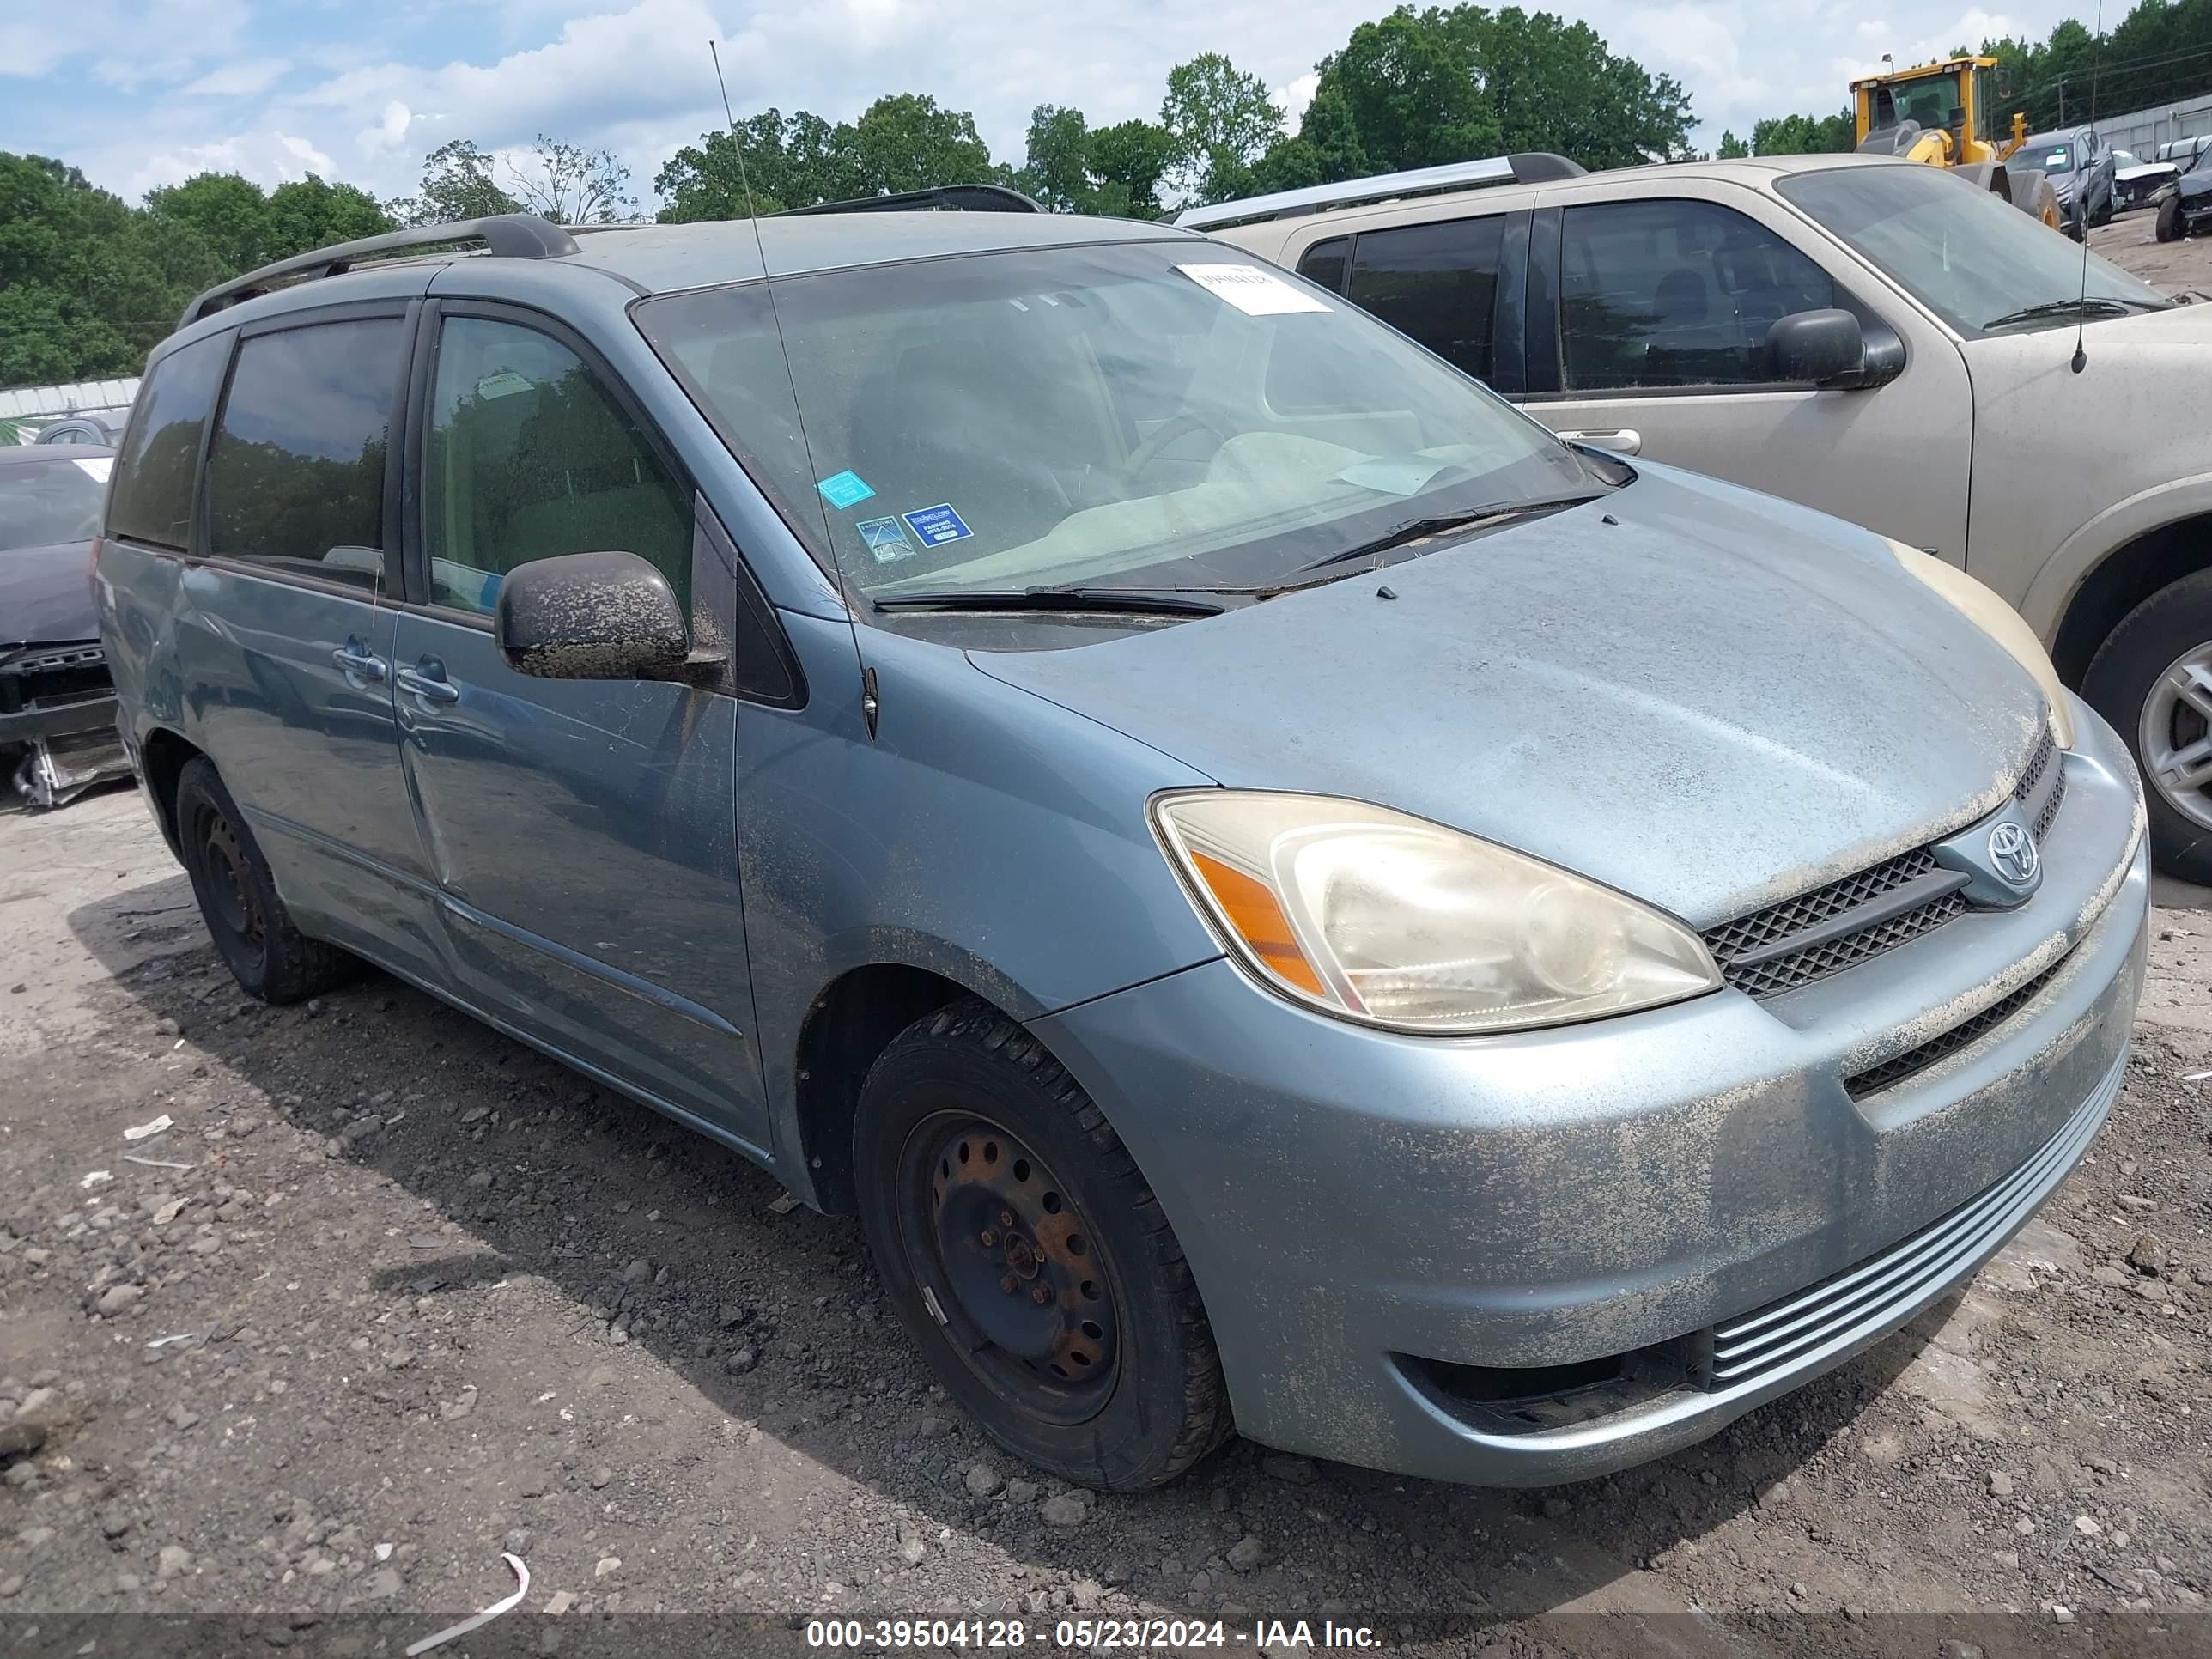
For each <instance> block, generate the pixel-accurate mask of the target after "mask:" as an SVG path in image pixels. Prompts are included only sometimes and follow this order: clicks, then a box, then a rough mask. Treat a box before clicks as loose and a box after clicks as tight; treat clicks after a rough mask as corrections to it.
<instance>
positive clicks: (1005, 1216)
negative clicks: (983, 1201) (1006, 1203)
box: [999, 1210, 1014, 1227]
mask: <svg viewBox="0 0 2212 1659" xmlns="http://www.w3.org/2000/svg"><path fill="white" fill-rule="evenodd" d="M999 1225H1000V1226H1001V1227H1011V1226H1012V1225H1014V1212H1012V1210H1001V1211H1000V1212H999Z"/></svg>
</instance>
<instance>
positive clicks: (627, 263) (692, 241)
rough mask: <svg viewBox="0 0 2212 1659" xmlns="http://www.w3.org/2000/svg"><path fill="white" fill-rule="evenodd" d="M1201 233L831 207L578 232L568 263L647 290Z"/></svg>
mask: <svg viewBox="0 0 2212 1659" xmlns="http://www.w3.org/2000/svg"><path fill="white" fill-rule="evenodd" d="M1176 239H1182V240H1197V238H1196V236H1195V234H1194V233H1193V232H1190V231H1187V230H1178V229H1176V228H1175V227H1174V226H1173V225H1168V224H1159V223H1155V222H1152V221H1150V220H1142V219H1094V218H1087V217H1085V216H1081V215H1079V214H1073V213H973V212H959V211H950V212H922V213H849V214H847V213H823V214H793V215H791V216H775V217H771V218H764V219H718V220H709V221H706V222H700V223H696V224H688V225H638V226H623V227H619V228H611V229H607V230H595V231H593V232H592V233H591V234H588V235H584V236H580V237H578V238H577V243H578V247H577V251H576V252H574V253H572V254H569V255H568V256H567V257H566V258H564V259H563V260H562V264H574V265H586V266H593V267H597V268H598V269H599V270H607V271H611V272H612V273H613V274H614V275H616V276H619V277H622V278H623V280H624V281H626V282H629V283H632V284H634V285H635V286H636V287H638V288H640V289H643V290H645V292H647V293H648V294H665V293H669V292H671V291H672V290H675V289H687V288H699V287H703V286H706V285H708V284H719V283H742V282H745V281H748V280H750V279H754V278H757V277H758V276H760V275H761V274H762V267H761V256H762V254H763V252H765V253H766V255H767V257H768V269H769V271H771V272H773V273H774V274H775V275H776V276H796V275H799V274H800V273H802V272H808V271H818V270H843V269H846V268H848V267H851V266H854V265H881V264H902V263H904V262H906V261H908V260H912V259H935V258H946V257H948V256H950V255H955V254H963V253H993V252H1005V251H1006V250H1009V249H1018V248H1042V247H1065V246H1071V245H1076V246H1080V245H1084V244H1094V243H1099V242H1130V241H1166V240H1176Z"/></svg>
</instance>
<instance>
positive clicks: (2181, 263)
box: [2089, 208, 2212, 301]
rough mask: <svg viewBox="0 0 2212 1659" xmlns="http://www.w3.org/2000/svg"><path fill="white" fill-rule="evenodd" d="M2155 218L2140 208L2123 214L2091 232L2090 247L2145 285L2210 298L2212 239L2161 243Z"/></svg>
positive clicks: (2211, 291)
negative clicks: (2188, 292)
mask: <svg viewBox="0 0 2212 1659" xmlns="http://www.w3.org/2000/svg"><path fill="white" fill-rule="evenodd" d="M2157 218H2158V216H2157V215H2156V214H2154V213H2152V212H2150V211H2149V210H2148V209H2142V208H2138V209H2137V210H2135V211H2134V212H2132V213H2125V214H2122V215H2121V216H2119V217H2118V218H2116V219H2114V220H2113V221H2112V223H2110V224H2108V225H2103V226H2100V227H2099V228H2097V229H2095V230H2093V231H2091V232H2090V233H2089V246H2091V247H2092V248H2093V249H2095V250H2096V252H2099V253H2101V254H2103V255H2104V256H2105V258H2107V259H2110V260H2111V261H2112V263H2113V264H2116V265H2118V266H2119V268H2120V269H2121V270H2129V271H2133V272H2134V273H2135V274H2136V276H2140V277H2142V279H2143V281H2145V282H2146V283H2152V284H2154V285H2155V286H2157V287H2159V288H2162V289H2171V290H2173V291H2176V292H2179V291H2181V290H2184V289H2186V290H2189V291H2191V292H2192V293H2194V294H2195V295H2197V299H2198V300H2200V301H2202V300H2205V299H2212V239H2208V238H2205V237H2202V236H2188V237H2184V238H2183V239H2182V240H2180V241H2178V242H2161V241H2160V240H2158V236H2157V226H2156V221H2157Z"/></svg>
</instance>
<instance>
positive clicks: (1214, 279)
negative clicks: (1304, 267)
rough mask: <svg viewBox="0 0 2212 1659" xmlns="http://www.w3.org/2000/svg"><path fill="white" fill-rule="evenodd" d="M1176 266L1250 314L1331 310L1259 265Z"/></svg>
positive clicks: (1247, 314) (1263, 315)
mask: <svg viewBox="0 0 2212 1659" xmlns="http://www.w3.org/2000/svg"><path fill="white" fill-rule="evenodd" d="M1176 270H1179V271H1181V272H1182V274H1183V275H1184V276H1188V277H1189V278H1190V280H1191V281H1192V282H1194V283H1197V284H1198V285H1199V286H1200V288H1202V289H1206V291H1207V292H1208V293H1209V294H1217V295H1220V296H1221V298H1223V299H1225V300H1226V301H1229V303H1230V304H1231V305H1232V306H1235V307H1237V310H1239V311H1241V312H1243V313H1244V314H1245V315H1246V316H1248V317H1276V316H1280V315H1281V314H1282V313H1285V312H1290V311H1327V310H1328V307H1327V306H1325V305H1323V304H1322V302H1321V301H1318V300H1316V299H1315V298H1314V296H1313V295H1310V294H1308V293H1307V292H1305V290H1304V289H1296V288H1292V287H1291V285H1290V284H1289V283H1286V282H1285V281H1284V280H1283V279H1282V278H1281V277H1279V276H1275V275H1273V273H1272V272H1269V271H1265V270H1261V269H1260V267H1259V266H1257V265H1177V266H1176Z"/></svg>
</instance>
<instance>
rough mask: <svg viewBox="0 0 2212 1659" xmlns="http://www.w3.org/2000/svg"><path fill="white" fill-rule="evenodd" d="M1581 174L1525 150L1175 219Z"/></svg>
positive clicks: (1251, 220) (1241, 220) (1202, 222)
mask: <svg viewBox="0 0 2212 1659" xmlns="http://www.w3.org/2000/svg"><path fill="white" fill-rule="evenodd" d="M1583 172H1584V169H1583V167H1582V165H1581V164H1580V163H1579V162H1577V161H1569V160H1568V159H1567V158H1566V157H1565V156H1564V155H1553V154H1552V153H1551V152H1550V151H1549V150H1541V149H1532V150H1522V151H1520V152H1519V153H1517V154H1516V155H1493V156H1491V157H1490V158H1489V159H1487V160H1486V161H1448V162H1446V163H1445V164H1444V165H1443V166H1442V167H1414V168H1413V169H1412V170H1410V171H1409V172H1406V173H1378V174H1376V176H1375V177H1374V178H1371V179H1346V180H1345V181H1344V182H1343V183H1342V184H1337V185H1313V186H1312V187H1311V188H1310V189H1306V190H1279V191H1275V192H1274V193H1273V194H1272V195H1268V196H1248V197H1245V198H1244V199H1243V201H1241V202H1218V203H1216V204H1213V205H1212V207H1194V208H1185V209H1184V210H1182V212H1181V213H1178V214H1177V215H1176V221H1175V222H1176V223H1177V224H1178V225H1182V226H1183V227H1184V228H1187V229H1190V230H1218V229H1220V228H1223V227H1225V226H1228V225H1249V224H1257V223H1259V222H1261V221H1262V220H1267V219H1291V218H1295V217H1297V216H1298V215H1300V214H1305V213H1321V212H1324V211H1326V210H1328V209H1330V208H1340V207H1352V206H1356V205H1358V204H1362V203H1367V202H1388V201H1393V200H1395V199H1397V198H1400V197H1407V196H1429V195H1433V194H1435V193H1436V192H1437V191H1445V190H1462V189H1465V188H1467V187H1468V186H1469V185H1537V184H1547V183H1549V182H1550V181H1552V180H1553V179H1579V178H1580V177H1582V175H1583Z"/></svg>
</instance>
